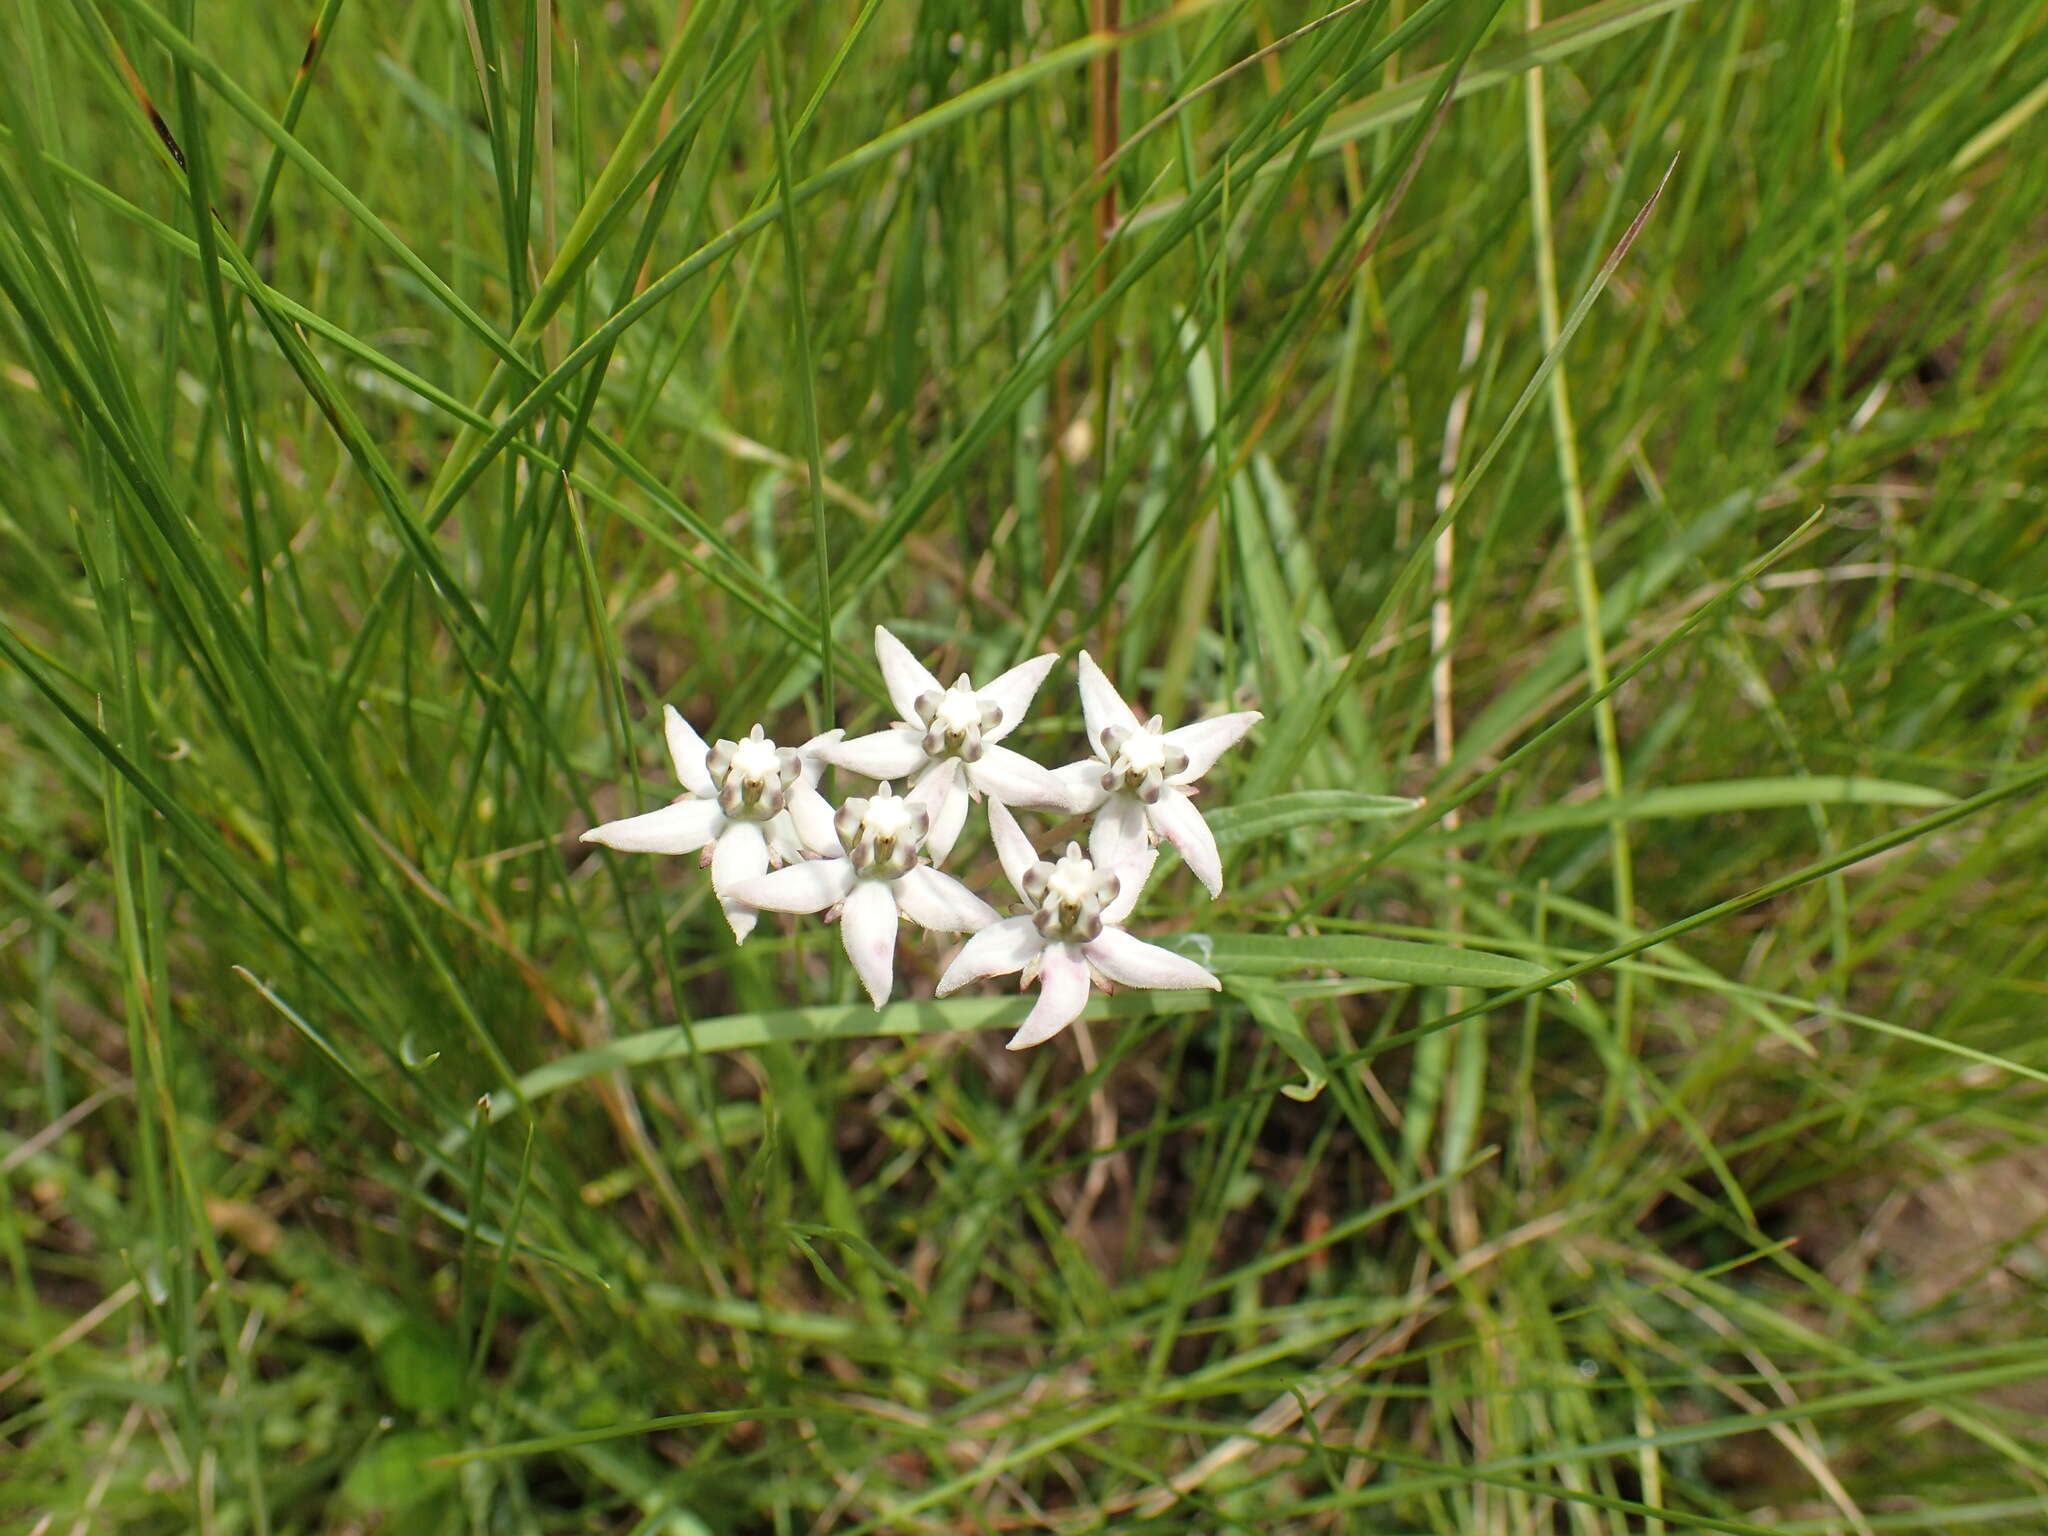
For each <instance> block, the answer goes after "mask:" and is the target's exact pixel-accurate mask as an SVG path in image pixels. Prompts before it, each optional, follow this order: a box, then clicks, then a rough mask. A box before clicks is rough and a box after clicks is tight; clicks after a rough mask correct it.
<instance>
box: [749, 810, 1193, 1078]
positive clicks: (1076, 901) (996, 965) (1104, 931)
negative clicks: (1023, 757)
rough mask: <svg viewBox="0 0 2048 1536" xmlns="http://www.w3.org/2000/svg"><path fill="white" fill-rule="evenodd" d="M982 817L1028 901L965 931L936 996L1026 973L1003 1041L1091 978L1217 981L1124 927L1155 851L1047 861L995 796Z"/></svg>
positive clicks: (1183, 983) (1064, 1018)
mask: <svg viewBox="0 0 2048 1536" xmlns="http://www.w3.org/2000/svg"><path fill="white" fill-rule="evenodd" d="M988 824H989V831H990V833H991V834H992V835H993V836H994V838H995V843H996V855H997V857H998V858H1000V859H1001V860H1002V861H1003V873H1004V874H1006V875H1008V876H1009V877H1010V884H1012V885H1014V886H1015V887H1016V888H1017V892H1018V894H1019V895H1021V896H1022V897H1023V898H1024V900H1025V902H1026V903H1027V904H1028V906H1029V910H1028V911H1026V912H1024V913H1022V914H1021V915H1019V916H1017V917H1006V918H1004V919H1003V920H1002V921H1001V922H998V923H992V924H990V925H989V926H988V927H986V928H983V929H982V930H981V931H980V932H978V933H976V934H975V935H974V937H973V938H971V939H969V940H968V941H967V943H966V944H965V945H964V946H962V948H961V950H960V953H959V954H957V955H955V956H954V957H953V963H952V964H951V965H949V966H947V967H946V973H945V975H943V976H941V977H940V978H939V985H938V995H939V996H940V997H944V996H945V995H946V994H947V993H949V992H953V991H956V990H958V989H959V988H961V987H964V986H966V985H967V983H968V982H970V981H979V980H981V979H982V978H983V977H985V976H1008V975H1009V974H1010V973H1011V972H1013V971H1022V972H1023V973H1024V984H1025V985H1027V986H1028V985H1030V982H1031V979H1032V977H1033V975H1034V974H1035V975H1036V976H1037V978H1038V1001H1037V1003H1036V1004H1034V1005H1033V1007H1032V1009H1031V1012H1030V1014H1029V1015H1028V1016H1027V1017H1026V1018H1025V1020H1024V1023H1023V1026H1022V1027H1021V1028H1020V1029H1019V1030H1018V1031H1017V1033H1016V1034H1014V1035H1012V1036H1011V1037H1010V1047H1009V1048H1010V1049H1011V1050H1013V1051H1021V1050H1023V1049H1025V1048H1026V1047H1027V1046H1033V1045H1037V1044H1039V1043H1040V1042H1042V1041H1045V1040H1050V1039H1051V1038H1052V1037H1053V1036H1054V1035H1056V1034H1058V1033H1059V1032H1060V1031H1061V1030H1063V1029H1065V1028H1066V1027H1067V1026H1068V1025H1069V1024H1071V1023H1073V1022H1074V1020H1076V1019H1078V1018H1079V1017H1080V1016H1081V1011H1082V1010H1083V1009H1084V1008H1086V1007H1087V1006H1088V992H1089V988H1090V987H1091V986H1095V985H1101V986H1104V987H1105V988H1106V987H1107V986H1108V984H1109V983H1111V982H1121V983H1123V984H1124V985H1125V986H1127V987H1170V988H1176V989H1179V988H1190V987H1206V988H1208V989H1209V990H1210V991H1212V992H1214V991H1216V990H1218V989H1219V988H1221V987H1222V985H1223V983H1222V982H1220V981H1218V980H1217V979H1216V978H1215V977H1214V976H1213V975H1211V974H1210V973H1209V972H1208V971H1207V970H1205V969H1203V968H1202V967H1201V966H1199V965H1197V964H1196V963H1195V962H1194V961H1192V960H1188V959H1184V958H1182V957H1181V956H1179V955H1176V954H1174V953H1173V952H1172V951H1171V950H1167V949H1161V948H1160V947H1159V946H1158V945H1157V944H1147V943H1146V942H1145V941H1144V940H1143V939H1139V938H1133V937H1132V936H1131V935H1130V934H1129V933H1127V932H1125V931H1124V928H1123V926H1122V925H1123V921H1124V919H1125V918H1127V917H1129V916H1130V914H1131V908H1132V907H1134V906H1136V905H1137V902H1138V893H1139V892H1140V891H1141V890H1143V889H1144V886H1145V878H1146V876H1148V875H1149V874H1151V872H1152V863H1153V861H1154V860H1155V859H1157V858H1158V857H1159V855H1158V854H1157V853H1156V852H1155V851H1154V850H1153V849H1151V848H1150V847H1148V846H1146V845H1145V844H1144V843H1143V842H1140V843H1139V845H1138V846H1137V848H1136V849H1135V850H1134V852H1133V855H1132V856H1131V857H1130V858H1129V859H1127V860H1126V861H1125V862H1124V863H1123V864H1122V865H1120V866H1119V867H1117V868H1116V869H1113V870H1111V869H1103V868H1100V867H1098V866H1097V865H1096V864H1094V863H1093V862H1091V861H1090V860H1089V859H1088V858H1087V857H1086V856H1085V855H1084V854H1083V853H1082V852H1081V845H1080V844H1079V843H1069V844H1068V845H1067V854H1066V857H1065V858H1063V859H1061V860H1059V861H1058V862H1057V863H1052V862H1044V861H1041V860H1040V859H1039V858H1038V855H1037V854H1036V853H1035V852H1034V851H1033V850H1032V847H1031V843H1030V840H1029V839H1027V838H1026V837H1025V836H1024V832H1023V829H1022V828H1021V827H1019V826H1018V825H1017V818H1016V817H1014V816H1012V815H1011V814H1010V813H1009V811H1007V810H1006V809H1004V807H1003V806H1002V804H1001V803H1000V802H995V803H991V804H990V806H989V808H988ZM785 873H787V871H785ZM769 878H770V879H775V878H777V877H776V876H773V875H771V876H769Z"/></svg>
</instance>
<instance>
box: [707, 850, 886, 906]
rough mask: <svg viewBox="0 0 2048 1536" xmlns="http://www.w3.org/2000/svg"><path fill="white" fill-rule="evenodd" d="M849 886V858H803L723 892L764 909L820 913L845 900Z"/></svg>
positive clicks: (851, 862) (851, 870) (851, 878)
mask: <svg viewBox="0 0 2048 1536" xmlns="http://www.w3.org/2000/svg"><path fill="white" fill-rule="evenodd" d="M714 873H715V871H714ZM852 888H853V861H852V860H850V859H805V860H803V861H802V862H801V863H797V864H791V865H789V866H787V867H786V868H783V869H778V870H776V871H775V873H774V874H772V875H756V876H755V877H754V878H753V879H751V880H742V881H740V882H739V883H738V884H737V885H735V886H733V887H731V888H730V890H728V891H727V892H726V893H725V894H727V895H730V896H731V897H732V899H733V900H735V901H737V902H740V903H741V904H743V905H745V906H749V907H755V908H758V909H759V910H761V911H763V912H822V911H824V910H825V909H826V908H827V907H829V906H831V905H832V903H833V902H835V901H844V900H845V899H846V893H847V892H848V891H849V890H851V889H852Z"/></svg>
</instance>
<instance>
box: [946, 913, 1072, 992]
mask: <svg viewBox="0 0 2048 1536" xmlns="http://www.w3.org/2000/svg"><path fill="white" fill-rule="evenodd" d="M1044 948H1045V940H1044V939H1042V938H1040V937H1039V936H1038V929H1037V928H1035V927H1034V926H1032V922H1031V919H1030V918H1028V917H1006V918H1004V919H1003V920H1002V921H1001V922H998V923H990V924H989V925H988V927H986V928H984V929H982V930H981V932H979V933H977V934H976V935H975V936H974V937H973V938H971V939H969V940H968V941H967V942H966V943H965V944H963V945H961V946H960V953H959V954H957V955H955V956H954V957H953V963H952V964H951V965H949V966H947V967H946V974H945V975H943V976H941V977H940V978H939V985H938V988H937V991H938V994H939V996H940V997H944V996H945V995H946V994H947V993H949V992H957V991H959V990H960V988H962V987H964V986H966V985H967V983H969V982H970V981H980V980H981V979H982V978H983V977H986V976H1008V975H1010V974H1011V973H1012V972H1015V971H1021V970H1023V969H1024V967H1025V966H1026V965H1027V964H1029V963H1030V961H1031V960H1032V959H1033V958H1034V957H1035V956H1036V955H1037V954H1038V952H1039V951H1040V950H1042V949H1044Z"/></svg>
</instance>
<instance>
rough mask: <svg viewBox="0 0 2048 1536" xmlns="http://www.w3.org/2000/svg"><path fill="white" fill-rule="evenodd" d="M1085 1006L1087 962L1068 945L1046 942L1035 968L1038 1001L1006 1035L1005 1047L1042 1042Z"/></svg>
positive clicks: (1070, 1020) (1059, 1029)
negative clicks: (1043, 954)
mask: <svg viewBox="0 0 2048 1536" xmlns="http://www.w3.org/2000/svg"><path fill="white" fill-rule="evenodd" d="M1087 1006H1088V962H1087V961H1085V960H1083V959H1082V958H1081V952H1080V951H1079V950H1077V949H1075V948H1074V946H1073V945H1071V944H1048V945H1046V947H1045V962H1044V964H1042V965H1041V966H1040V967H1039V971H1038V1002H1037V1003H1036V1005H1034V1006H1033V1008H1032V1010H1031V1012H1030V1013H1029V1014H1027V1015H1026V1016H1025V1019H1024V1024H1023V1027H1022V1028H1021V1029H1019V1030H1018V1031H1017V1033H1016V1034H1014V1035H1012V1036H1010V1044H1009V1048H1010V1049H1011V1050H1013V1051H1021V1050H1025V1049H1027V1048H1029V1047H1031V1046H1034V1045H1039V1044H1042V1043H1043V1042H1045V1041H1047V1040H1050V1039H1051V1038H1052V1037H1053V1036H1054V1035H1056V1034H1058V1033H1059V1032H1060V1031H1061V1030H1063V1029H1065V1028H1066V1027H1067V1026H1068V1025H1069V1024H1071V1023H1073V1022H1074V1020H1076V1019H1078V1018H1079V1017H1080V1016H1081V1010H1082V1009H1084V1008H1086V1007H1087Z"/></svg>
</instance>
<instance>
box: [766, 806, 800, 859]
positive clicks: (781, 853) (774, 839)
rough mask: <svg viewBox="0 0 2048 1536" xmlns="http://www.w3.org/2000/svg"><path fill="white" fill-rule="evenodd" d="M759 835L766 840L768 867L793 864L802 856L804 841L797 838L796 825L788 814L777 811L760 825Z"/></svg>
mask: <svg viewBox="0 0 2048 1536" xmlns="http://www.w3.org/2000/svg"><path fill="white" fill-rule="evenodd" d="M761 833H762V835H763V836H764V837H766V838H767V839H768V862H769V864H770V865H782V864H794V863H796V862H797V860H799V859H801V858H802V857H803V856H804V840H803V839H802V838H801V837H798V836H797V832H796V823H795V822H794V821H792V820H791V819H790V815H789V812H787V811H778V812H777V813H776V814H775V815H773V816H770V817H769V818H768V819H767V820H766V821H764V822H762V823H761Z"/></svg>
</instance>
